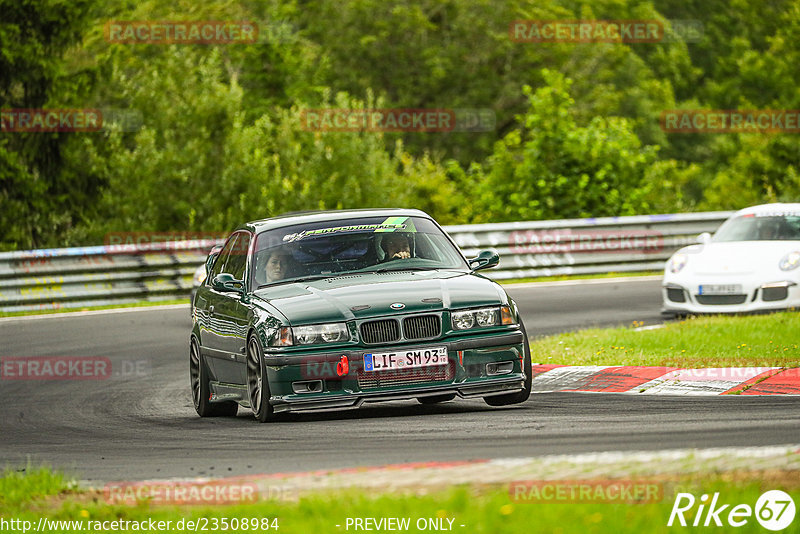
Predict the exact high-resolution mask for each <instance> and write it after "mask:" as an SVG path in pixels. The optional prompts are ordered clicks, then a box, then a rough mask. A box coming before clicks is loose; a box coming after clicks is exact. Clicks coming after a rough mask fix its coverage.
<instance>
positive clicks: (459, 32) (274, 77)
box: [0, 0, 800, 249]
mask: <svg viewBox="0 0 800 534" xmlns="http://www.w3.org/2000/svg"><path fill="white" fill-rule="evenodd" d="M0 12H2V13H3V18H2V21H0V50H1V51H2V52H1V53H0V108H3V109H9V108H11V109H13V108H59V107H61V108H65V107H77V108H101V109H109V108H111V109H115V110H119V111H122V112H124V113H128V114H131V115H133V116H134V117H139V118H140V121H141V126H140V127H139V128H138V129H137V128H133V129H130V128H129V129H126V128H120V127H119V126H115V125H113V124H111V125H108V127H107V128H106V131H103V132H98V133H84V134H78V133H15V132H0V203H1V206H2V209H0V249H14V248H32V247H45V246H66V245H75V244H93V243H97V242H100V241H102V238H103V235H104V234H105V233H107V232H109V231H148V230H156V231H161V230H204V231H222V230H227V229H230V228H231V227H233V226H235V225H237V224H239V223H241V222H242V221H244V220H247V219H252V218H257V217H266V216H269V215H274V214H278V213H282V212H286V211H296V210H306V209H320V208H340V207H341V208H347V207H365V206H408V207H419V208H422V209H424V210H426V211H428V212H429V213H431V214H432V215H434V216H435V217H437V218H438V219H439V220H440V221H442V222H444V223H468V222H486V221H499V220H530V219H541V218H563V217H585V216H602V215H625V214H633V213H643V212H653V211H655V212H675V211H685V210H699V209H712V210H713V209H729V208H735V207H742V206H744V205H749V204H756V203H760V202H764V201H770V200H797V197H798V195H800V178H798V160H800V140H798V138H797V136H796V135H792V134H770V135H759V134H746V135H745V134H717V135H714V134H689V135H687V134H665V133H664V132H663V131H662V130H661V128H660V127H659V116H660V114H661V111H662V110H666V109H675V108H685V109H696V108H706V109H798V108H800V95H799V94H798V92H797V90H796V82H795V78H796V76H795V72H796V65H797V64H798V62H799V61H800V46H798V41H797V40H796V39H795V36H796V35H797V33H798V31H800V16H798V14H800V0H776V1H774V2H769V3H767V4H764V3H763V2H760V1H758V0H739V1H737V2H735V4H733V5H731V4H730V3H726V2H723V1H722V0H711V1H710V2H709V1H699V0H689V1H680V2H677V1H674V0H657V1H655V2H653V3H644V4H641V3H638V2H632V1H630V0H602V1H600V2H597V1H592V2H590V1H588V0H576V1H570V2H563V1H559V0H549V1H546V2H530V1H529V0H507V1H504V2H499V3H498V2H493V1H490V0H444V1H440V0H402V1H399V2H391V3H387V2H383V1H381V0H348V1H345V2H343V1H341V0H320V1H316V2H308V1H304V0H258V1H256V0H241V1H234V0H215V1H212V2H205V3H200V4H198V3H196V2H190V1H189V0H176V1H175V2H164V1H163V0H144V1H142V2H138V3H131V2H127V1H123V0H103V1H100V0H78V1H75V2H67V3H64V2H59V1H56V0H24V1H22V2H18V1H15V2H12V1H10V0H0ZM520 19H532V20H553V19H561V20H574V19H639V20H650V19H658V20H662V21H664V23H665V25H666V26H667V27H671V23H670V22H669V21H670V20H674V19H678V20H687V19H693V20H697V21H699V22H700V23H702V25H703V30H704V31H703V35H702V36H701V38H700V39H699V40H698V41H697V42H683V41H682V40H680V39H670V40H667V41H666V42H660V43H641V44H617V43H614V44H612V43H568V42H562V43H545V44H542V43H539V44H537V43H520V42H515V41H514V40H512V39H511V38H510V35H509V24H510V23H511V22H512V21H514V20H520ZM109 20H152V21H158V20H173V21H175V20H247V21H252V22H255V23H256V24H257V26H258V27H259V34H260V37H259V39H258V42H256V43H253V44H231V45H178V44H173V45H165V44H116V43H109V42H107V41H106V40H105V37H104V35H103V26H104V24H105V23H106V22H107V21H109ZM376 106H382V107H392V108H451V109H459V108H472V109H482V108H485V109H489V110H491V111H492V112H493V113H494V114H495V116H496V119H497V121H496V129H495V130H494V131H489V132H449V133H447V132H438V133H437V132H426V133H422V132H407V133H384V134H380V133H375V132H323V131H319V132H312V131H308V130H307V129H304V128H303V124H302V113H303V110H304V109H308V108H319V107H345V108H365V107H366V108H368V107H376Z"/></svg>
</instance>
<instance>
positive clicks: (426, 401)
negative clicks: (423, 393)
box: [417, 393, 456, 404]
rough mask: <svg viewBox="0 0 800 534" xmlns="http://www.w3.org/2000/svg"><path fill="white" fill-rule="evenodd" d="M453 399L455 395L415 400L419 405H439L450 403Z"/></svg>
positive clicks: (449, 394)
mask: <svg viewBox="0 0 800 534" xmlns="http://www.w3.org/2000/svg"><path fill="white" fill-rule="evenodd" d="M455 398H456V394H455V393H448V394H446V395H433V396H431V397H417V400H418V401H419V403H420V404H439V403H440V402H447V401H451V400H453V399H455Z"/></svg>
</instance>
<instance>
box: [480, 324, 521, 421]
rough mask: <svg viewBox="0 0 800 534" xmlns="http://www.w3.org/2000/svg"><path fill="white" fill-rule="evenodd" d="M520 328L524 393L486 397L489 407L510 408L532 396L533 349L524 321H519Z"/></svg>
mask: <svg viewBox="0 0 800 534" xmlns="http://www.w3.org/2000/svg"><path fill="white" fill-rule="evenodd" d="M519 328H520V330H522V344H523V348H522V350H523V357H522V364H523V371H524V372H525V387H524V388H523V390H522V391H518V392H517V393H509V394H507V395H494V396H492V397H484V398H483V400H484V401H486V404H488V405H489V406H508V405H509V404H519V403H521V402H525V401H526V400H528V397H530V396H531V383H532V382H533V372H532V369H531V347H530V345H529V344H528V334H527V333H526V332H525V325H524V324H522V319H520V321H519Z"/></svg>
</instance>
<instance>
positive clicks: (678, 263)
mask: <svg viewBox="0 0 800 534" xmlns="http://www.w3.org/2000/svg"><path fill="white" fill-rule="evenodd" d="M688 261H689V256H687V255H686V254H675V255H674V256H672V258H671V259H670V260H669V265H668V268H669V270H670V272H672V273H679V272H681V269H683V268H684V267H686V263H687V262H688Z"/></svg>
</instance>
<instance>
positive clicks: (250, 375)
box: [247, 334, 275, 423]
mask: <svg viewBox="0 0 800 534" xmlns="http://www.w3.org/2000/svg"><path fill="white" fill-rule="evenodd" d="M247 391H248V396H249V399H250V408H251V409H252V410H253V415H254V416H255V418H256V419H257V420H258V421H259V422H260V423H266V422H267V421H272V420H273V419H275V412H274V411H273V409H272V405H271V404H270V403H269V399H270V393H269V380H268V379H267V369H266V366H265V365H264V356H263V352H262V350H261V343H260V342H259V341H258V338H257V337H256V336H255V334H250V337H249V338H247Z"/></svg>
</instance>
